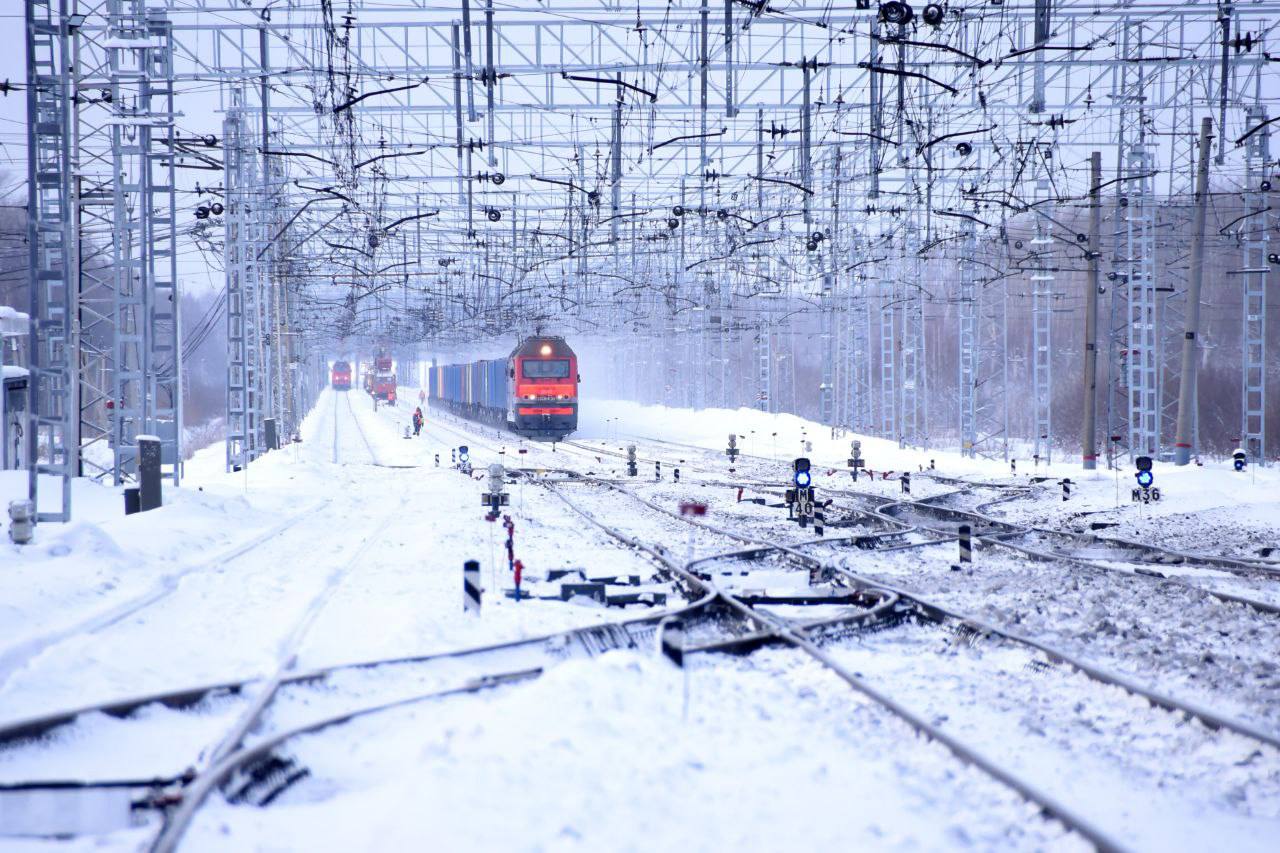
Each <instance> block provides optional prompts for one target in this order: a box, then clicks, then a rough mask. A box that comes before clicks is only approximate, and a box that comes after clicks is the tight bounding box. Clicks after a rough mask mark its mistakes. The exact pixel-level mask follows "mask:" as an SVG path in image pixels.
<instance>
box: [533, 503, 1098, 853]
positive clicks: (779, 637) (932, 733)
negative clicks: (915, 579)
mask: <svg viewBox="0 0 1280 853" xmlns="http://www.w3.org/2000/svg"><path fill="white" fill-rule="evenodd" d="M597 482H601V481H597ZM605 485H607V486H609V487H610V488H615V489H620V487H618V486H614V485H613V484H607V483H606V484H605ZM552 491H553V492H554V493H555V494H557V495H558V496H559V497H560V498H561V500H562V501H564V502H565V504H566V505H567V506H569V507H570V508H571V509H573V510H574V511H576V512H578V514H579V515H581V516H582V517H583V518H584V519H585V520H587V521H588V522H590V523H591V524H593V525H595V526H597V527H599V528H600V529H601V530H603V531H604V532H605V533H607V534H608V535H610V536H613V537H614V538H616V539H617V540H618V541H620V542H623V543H625V544H628V545H630V546H631V547H639V548H646V549H652V546H646V545H644V544H643V543H641V542H639V541H638V540H636V539H635V538H633V537H631V536H629V535H628V534H626V533H624V532H622V531H620V530H618V529H617V528H615V527H613V526H611V525H609V524H607V523H605V522H602V521H600V520H599V519H597V518H596V517H595V516H594V515H593V514H591V513H590V512H588V511H586V510H585V509H583V508H582V507H581V506H579V505H578V504H575V503H574V502H573V501H571V500H570V499H569V498H567V497H566V496H565V494H564V491H563V489H562V488H561V487H559V486H552ZM622 491H625V490H622ZM636 500H638V501H640V502H641V503H644V504H645V505H646V506H649V507H650V508H651V509H656V510H658V511H659V512H666V510H664V509H663V508H661V507H657V506H656V505H653V504H651V503H650V502H648V501H645V500H644V499H643V498H636ZM668 514H670V513H668ZM677 517H679V516H677ZM685 521H686V523H689V524H694V525H696V526H698V527H701V528H707V529H714V528H711V526H710V525H707V524H703V523H699V522H694V521H691V520H688V519H685ZM717 532H719V533H720V534H721V535H728V536H730V537H731V538H737V539H741V540H744V541H752V540H750V539H749V538H748V537H742V536H739V535H737V534H732V533H728V532H726V531H723V530H720V531H717ZM754 544H757V545H760V546H763V547H765V548H772V549H774V550H776V551H778V552H780V553H785V554H788V555H790V556H792V557H793V558H795V559H797V560H799V561H801V562H802V563H805V564H811V563H812V562H814V561H812V559H811V558H809V557H807V556H805V555H803V554H801V553H800V552H798V551H795V550H794V549H792V548H789V547H787V546H779V545H771V544H770V543H766V542H754ZM651 552H652V553H653V554H654V555H655V556H656V557H658V558H659V559H661V560H662V561H663V562H665V563H666V564H667V566H668V568H669V570H670V571H671V572H672V573H673V574H674V575H678V576H680V577H682V578H684V579H685V582H686V583H688V584H694V585H703V587H704V588H706V589H708V590H710V591H711V593H712V594H713V595H714V597H715V600H716V601H720V602H723V603H724V604H725V605H726V606H728V607H729V608H731V609H733V610H734V611H735V612H737V613H739V614H741V615H742V617H743V618H744V619H747V620H749V621H751V622H753V623H754V624H755V625H756V631H755V634H756V637H754V638H753V644H755V643H765V642H775V643H782V644H785V645H788V646H790V647H792V648H794V649H796V650H797V651H800V652H802V653H803V654H805V655H807V656H808V657H810V658H812V659H813V660H814V661H816V662H818V663H819V664H821V665H822V666H823V667H824V668H826V669H827V670H829V671H830V672H831V673H832V674H834V675H835V676H836V677H838V678H839V679H840V680H841V681H843V682H844V683H845V684H847V685H848V686H849V687H851V688H853V689H854V690H855V691H857V692H858V693H861V694H862V695H864V696H866V697H867V698H869V699H871V700H872V701H874V702H875V703H877V704H878V705H880V706H882V707H884V708H885V709H886V710H888V711H889V712H891V713H892V714H893V715H894V716H896V717H898V718H899V719H901V720H902V721H903V722H905V723H906V724H907V725H908V726H909V727H910V728H911V729H912V730H914V731H915V732H916V733H917V734H920V735H923V736H925V737H927V738H929V739H930V740H932V741H934V742H936V743H938V744H940V745H942V746H943V747H945V748H946V749H947V750H948V751H949V752H951V754H952V755H954V756H955V757H956V758H957V759H959V760H960V761H962V762H963V763H965V764H969V765H972V766H974V767H977V768H978V769H980V770H981V771H983V772H984V773H986V774H987V775H989V776H991V777H992V778H994V779H995V780H996V781H998V782H1000V783H1001V784H1003V785H1005V786H1007V787H1008V788H1010V789H1012V790H1014V791H1015V792H1017V793H1018V795H1019V796H1021V797H1023V798H1024V799H1026V800H1027V801H1028V802H1030V803H1033V804H1034V805H1035V806H1036V807H1037V808H1039V809H1040V810H1041V811H1042V812H1043V813H1044V814H1045V815H1048V816H1049V817H1051V818H1053V819H1054V820H1056V821H1058V822H1059V823H1061V824H1062V825H1063V826H1064V827H1066V828H1067V829H1068V830H1069V831H1071V832H1074V833H1076V834H1078V835H1079V836H1081V837H1082V838H1084V839H1085V840H1087V841H1088V842H1089V843H1090V844H1091V845H1093V846H1094V847H1095V848H1096V849H1098V850H1106V851H1110V850H1121V849H1123V847H1122V846H1121V844H1120V843H1119V842H1118V841H1116V840H1115V839H1114V838H1112V837H1111V836H1110V835H1108V834H1107V833H1105V832H1103V831H1102V830H1100V829H1099V828H1098V827H1096V826H1095V825H1094V824H1093V823H1092V822H1091V821H1089V820H1088V819H1086V818H1085V817H1084V816H1083V815H1080V814H1078V813H1077V812H1076V811H1075V810H1073V809H1071V808H1070V807H1068V806H1067V805H1065V804H1064V803H1061V802H1059V801H1058V800H1057V799H1055V798H1054V797H1051V796H1050V795H1048V794H1047V793H1045V792H1044V791H1042V790H1040V789H1038V788H1036V787H1035V786H1033V785H1031V784H1030V783H1029V782H1027V781H1025V780H1024V779H1022V778H1019V777H1018V776H1017V775H1015V774H1013V773H1011V772H1009V771H1008V770H1006V769H1004V768H1002V767H1000V766H999V765H997V764H996V763H995V762H993V761H990V760H989V759H987V758H986V757H985V756H983V755H982V754H981V753H979V752H978V751H976V750H974V749H972V748H971V747H969V746H968V745H966V744H964V743H961V742H960V741H958V740H957V739H955V738H953V737H951V736H950V735H949V734H947V733H946V732H944V731H943V730H942V729H941V728H939V727H937V726H935V725H933V724H932V723H931V722H929V721H927V720H925V719H923V718H922V717H920V716H919V715H917V714H915V713H914V712H912V711H911V710H909V709H908V708H906V707H905V706H903V705H902V704H901V703H899V702H897V701H896V700H895V699H893V698H892V697H891V696H889V695H888V694H886V693H884V692H882V691H880V690H879V689H877V688H875V687H873V686H872V685H870V684H868V683H867V682H866V681H864V680H863V679H862V678H861V677H859V676H858V675H857V674H856V673H854V672H853V671H851V670H850V669H848V668H846V667H844V666H842V665H841V664H840V663H839V662H838V661H836V660H835V659H834V658H833V657H832V656H831V655H829V654H828V653H827V652H826V651H824V650H823V649H822V648H821V647H820V645H819V644H818V642H816V641H815V639H814V638H813V637H811V636H810V634H809V631H810V630H812V626H810V627H804V626H797V625H795V624H792V623H790V622H788V621H787V620H784V619H781V618H779V617H777V616H773V615H771V614H769V613H767V612H765V611H764V610H762V609H760V608H759V607H752V606H751V605H750V604H748V603H747V602H745V601H743V600H742V598H740V597H738V596H736V595H734V594H732V593H729V592H727V591H726V590H724V589H722V588H720V587H718V586H717V585H715V584H714V583H712V582H711V581H709V580H707V579H706V578H705V576H702V575H699V574H698V573H696V572H694V571H692V568H693V566H694V565H696V562H697V561H695V564H691V565H690V566H689V567H682V566H680V565H679V564H678V563H677V562H676V561H675V560H673V559H672V558H671V557H670V556H668V555H667V554H666V553H664V551H663V550H657V549H652V550H651ZM861 591H863V592H864V593H865V594H869V595H877V596H883V597H882V598H881V601H882V602H883V603H884V604H883V607H882V608H873V609H871V610H868V611H867V612H869V613H875V614H876V616H875V618H874V619H873V618H870V617H864V616H859V617H847V618H846V619H844V620H841V622H840V623H838V624H840V627H847V625H848V623H849V622H850V621H852V620H856V621H858V622H872V621H878V620H880V619H883V618H885V616H886V615H887V614H888V613H889V612H890V611H891V610H892V609H893V608H894V607H896V606H897V605H898V604H900V599H898V598H895V597H893V596H888V595H884V592H885V591H881V590H878V589H877V588H876V587H874V586H870V585H869V586H866V587H864V588H863V590H861ZM890 592H892V591H890ZM895 595H896V594H895ZM822 627H823V628H824V629H826V628H828V627H829V626H828V624H825V623H824V625H823V626H822Z"/></svg>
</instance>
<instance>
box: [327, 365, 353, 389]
mask: <svg viewBox="0 0 1280 853" xmlns="http://www.w3.org/2000/svg"><path fill="white" fill-rule="evenodd" d="M329 384H330V385H332V386H333V390H335V391H350V390H351V362H349V361H335V362H334V363H333V369H332V370H330V371H329Z"/></svg>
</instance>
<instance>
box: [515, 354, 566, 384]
mask: <svg viewBox="0 0 1280 853" xmlns="http://www.w3.org/2000/svg"><path fill="white" fill-rule="evenodd" d="M524 378H525V379H568V378H569V359H567V358H548V359H539V360H537V361H534V360H533V359H525V361H524Z"/></svg>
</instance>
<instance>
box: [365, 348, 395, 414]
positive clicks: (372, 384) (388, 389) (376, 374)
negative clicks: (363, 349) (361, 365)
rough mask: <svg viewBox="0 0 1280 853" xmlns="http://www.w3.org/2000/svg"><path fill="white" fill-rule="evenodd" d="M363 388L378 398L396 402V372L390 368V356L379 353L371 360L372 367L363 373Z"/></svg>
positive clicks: (392, 402) (391, 402)
mask: <svg viewBox="0 0 1280 853" xmlns="http://www.w3.org/2000/svg"><path fill="white" fill-rule="evenodd" d="M364 390H365V391H367V392H368V393H369V394H370V395H371V396H373V397H376V398H378V399H379V400H386V401H387V402H388V403H390V404H391V405H393V406H394V405H395V404H396V374H395V372H394V371H393V369H392V364H391V356H389V355H380V356H378V357H377V358H375V359H374V360H373V369H372V370H370V371H368V372H367V373H365V375H364Z"/></svg>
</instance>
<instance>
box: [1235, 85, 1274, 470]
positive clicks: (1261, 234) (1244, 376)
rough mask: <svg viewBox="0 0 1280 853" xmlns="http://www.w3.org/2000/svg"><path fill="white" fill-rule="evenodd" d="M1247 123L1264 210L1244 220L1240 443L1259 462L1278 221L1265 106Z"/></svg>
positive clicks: (1251, 192) (1249, 164) (1251, 185)
mask: <svg viewBox="0 0 1280 853" xmlns="http://www.w3.org/2000/svg"><path fill="white" fill-rule="evenodd" d="M1247 116H1248V126H1249V127H1250V128H1254V127H1257V128H1260V129H1259V130H1258V131H1257V132H1255V133H1254V134H1253V135H1252V136H1250V137H1249V138H1248V139H1247V140H1245V194H1244V197H1245V209H1246V210H1248V211H1260V213H1258V214H1257V215H1256V216H1252V217H1249V218H1248V219H1246V220H1244V221H1243V222H1241V223H1240V226H1239V233H1240V241H1241V244H1242V246H1243V257H1242V258H1241V260H1242V261H1243V262H1244V268H1243V269H1242V270H1241V271H1240V277H1241V280H1242V281H1241V287H1242V291H1243V296H1244V312H1243V318H1242V319H1243V327H1242V329H1241V346H1242V348H1243V352H1242V354H1241V371H1240V446H1241V448H1243V449H1244V451H1245V452H1246V453H1248V454H1249V458H1250V459H1251V460H1253V461H1254V463H1255V464H1257V465H1266V464H1267V453H1266V451H1267V445H1266V435H1267V275H1268V273H1270V265H1269V259H1268V252H1267V247H1268V245H1269V241H1270V230H1271V228H1270V226H1271V222H1272V221H1273V217H1272V215H1271V214H1270V213H1269V212H1268V211H1269V207H1268V201H1267V199H1268V197H1269V195H1270V192H1271V191H1270V189H1264V186H1263V182H1264V181H1266V180H1267V172H1266V164H1267V161H1268V158H1269V157H1270V147H1269V144H1268V136H1269V133H1268V131H1269V129H1270V128H1269V127H1267V126H1266V121H1267V114H1266V112H1265V111H1264V110H1263V109H1262V108H1261V107H1260V106H1257V105H1255V106H1253V107H1251V108H1250V109H1249V110H1248V113H1247Z"/></svg>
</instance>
